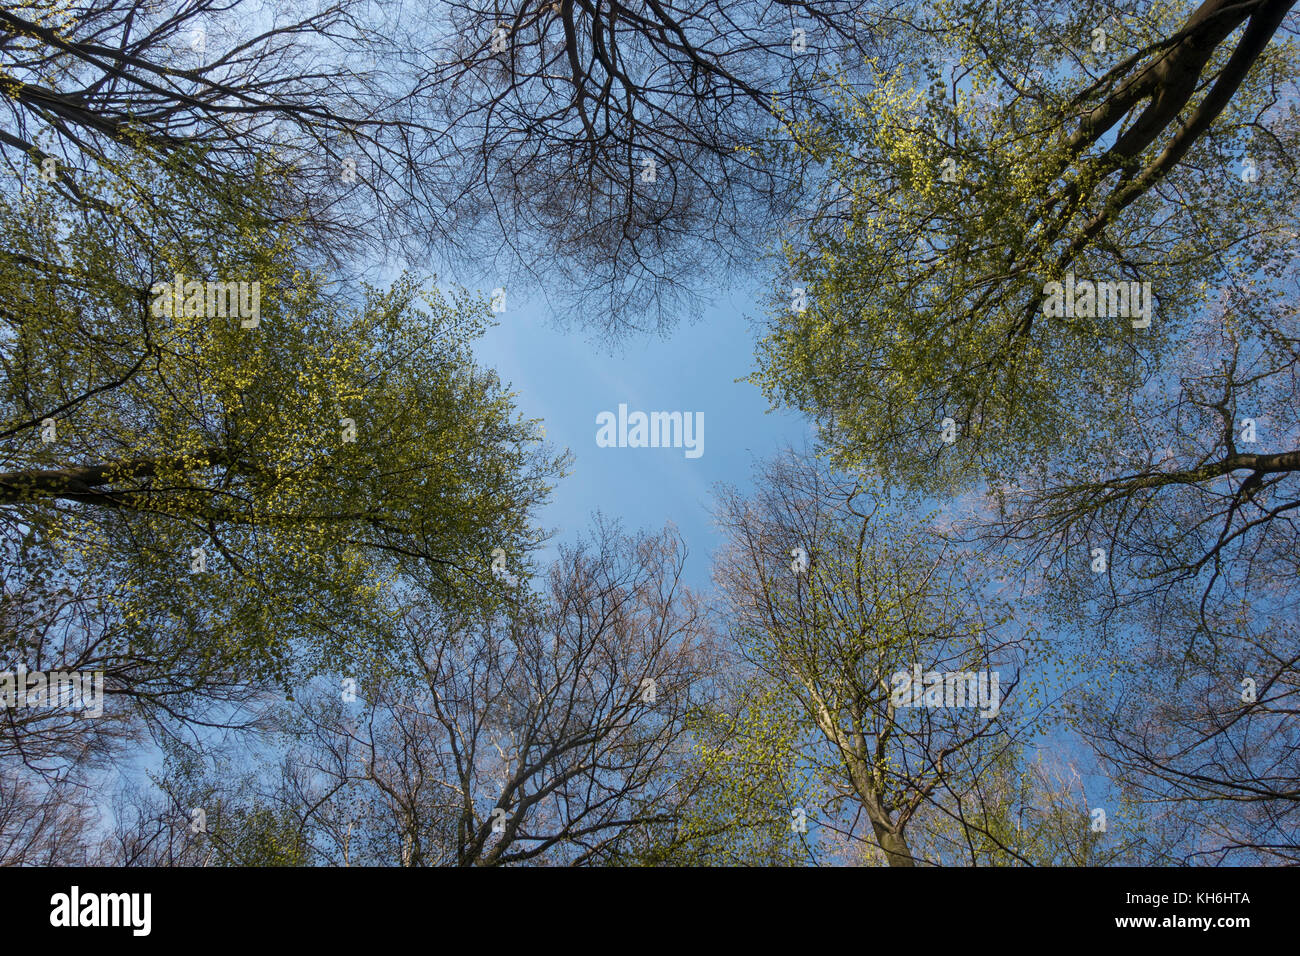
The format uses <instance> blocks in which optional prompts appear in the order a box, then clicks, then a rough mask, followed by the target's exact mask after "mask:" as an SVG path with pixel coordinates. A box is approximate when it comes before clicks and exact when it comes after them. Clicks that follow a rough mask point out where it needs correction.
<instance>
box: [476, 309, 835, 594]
mask: <svg viewBox="0 0 1300 956" xmlns="http://www.w3.org/2000/svg"><path fill="white" fill-rule="evenodd" d="M490 291H491V290H485V293H487V292H490ZM760 292H761V289H760V288H758V287H757V285H756V286H755V287H753V288H752V289H750V290H748V291H746V292H739V293H735V294H732V295H730V296H727V297H724V298H720V299H719V300H717V301H716V302H715V303H713V304H712V306H710V307H708V308H706V309H704V310H703V311H702V312H701V313H700V314H699V317H698V319H696V320H695V321H693V322H689V323H686V322H684V323H682V324H681V325H679V326H678V328H677V329H676V330H675V331H674V333H673V334H671V335H670V336H669V337H667V338H651V337H644V338H641V339H638V340H634V341H631V342H628V343H627V344H626V345H625V346H624V347H622V348H621V350H620V351H617V352H611V351H610V349H609V348H608V347H606V346H605V345H604V344H603V343H601V342H598V341H595V340H593V339H592V337H591V336H590V335H589V334H586V333H583V332H579V331H573V330H570V331H568V332H564V331H561V330H560V329H558V328H556V326H555V324H554V323H553V322H552V321H551V319H550V316H549V315H548V313H547V312H546V311H545V308H544V306H543V305H542V304H540V298H541V297H540V296H539V297H538V300H539V301H538V302H536V303H534V302H525V301H521V299H520V297H519V296H516V295H515V294H514V293H513V291H512V292H510V294H509V295H508V296H507V301H506V305H507V308H506V311H505V312H504V313H501V314H498V315H496V316H495V318H496V319H497V320H498V322H499V325H498V326H497V327H496V328H493V329H491V330H490V331H489V332H488V333H487V335H485V336H484V337H483V338H482V339H480V340H479V342H478V343H477V344H476V347H475V350H474V351H475V355H476V357H477V358H478V360H479V362H481V363H482V364H483V365H486V366H489V367H491V368H494V369H496V370H497V372H498V373H499V374H500V376H501V379H502V381H503V382H506V383H508V384H509V386H510V387H511V388H512V389H513V390H514V391H515V392H516V393H517V396H516V402H517V404H518V407H519V410H520V411H521V413H523V414H524V415H526V416H528V417H536V418H541V419H543V420H544V421H545V424H546V436H547V439H548V440H549V441H551V442H553V443H554V444H556V445H559V446H564V447H567V448H568V449H570V450H571V451H572V452H573V454H574V456H575V461H574V463H573V469H572V473H571V474H570V475H569V477H568V478H566V479H564V481H562V482H561V483H560V484H559V486H558V487H557V488H556V490H555V492H554V496H553V498H552V501H551V503H550V505H549V506H548V507H547V508H546V509H545V510H544V511H543V512H542V514H541V516H540V518H541V523H542V525H543V526H544V527H546V528H550V529H554V530H555V531H556V532H557V533H556V536H555V539H554V541H555V542H559V541H566V540H573V539H574V538H575V537H577V536H578V535H580V534H582V533H583V532H585V531H586V529H587V528H588V527H589V526H590V523H591V521H590V519H591V515H592V514H593V512H595V511H597V510H599V511H602V512H604V513H605V514H606V515H608V516H610V517H615V518H618V519H620V520H621V521H622V523H623V527H624V530H625V531H635V530H637V529H645V530H648V531H653V530H658V529H659V528H662V527H663V525H664V523H665V522H666V521H672V522H674V523H675V524H676V525H677V528H678V530H679V531H680V532H681V534H682V536H683V538H684V539H685V540H686V544H687V547H688V548H689V549H690V558H689V560H688V562H687V566H686V572H685V578H686V582H687V583H688V584H690V585H691V586H693V587H702V586H704V585H705V584H707V582H708V579H709V562H710V554H711V553H712V551H713V549H714V548H715V547H716V546H717V544H718V543H719V538H718V536H717V534H716V533H715V530H714V528H713V523H712V519H711V517H710V508H711V505H712V488H713V486H714V484H715V483H717V482H730V483H734V484H736V485H739V486H741V487H742V488H744V487H748V486H749V483H750V475H751V473H752V471H753V464H754V462H755V461H757V460H761V459H764V458H767V457H770V456H771V455H773V454H774V453H775V452H777V451H778V450H779V449H780V448H781V447H783V446H784V445H786V444H793V445H795V446H796V447H802V446H803V445H804V443H805V442H806V441H807V440H808V439H809V438H810V437H811V435H812V431H811V429H810V427H809V424H808V422H807V421H806V420H805V419H803V418H801V417H799V416H797V415H794V414H790V413H787V412H783V411H776V412H771V413H768V411H767V402H766V400H765V399H764V398H763V395H762V393H761V392H760V391H759V390H758V389H757V388H756V387H755V386H753V385H749V384H747V383H744V382H737V381H736V379H738V378H742V377H744V376H745V375H747V374H749V372H750V371H751V370H752V368H753V352H754V348H753V342H754V337H755V334H756V330H755V329H754V328H753V327H752V325H751V323H750V322H749V320H748V318H747V317H754V316H758V315H760V314H761V306H760V305H759V304H758V302H757V299H756V296H757V295H758V294H759V293H760ZM621 402H622V403H626V404H627V406H628V411H629V413H631V412H632V411H638V410H640V411H645V412H650V411H681V412H703V413H704V453H703V455H701V456H700V457H699V458H694V459H690V458H687V457H686V455H685V452H684V450H683V449H680V448H599V447H597V445H596V430H597V429H596V416H597V414H598V413H600V412H602V411H610V412H614V413H617V411H618V406H619V403H621Z"/></svg>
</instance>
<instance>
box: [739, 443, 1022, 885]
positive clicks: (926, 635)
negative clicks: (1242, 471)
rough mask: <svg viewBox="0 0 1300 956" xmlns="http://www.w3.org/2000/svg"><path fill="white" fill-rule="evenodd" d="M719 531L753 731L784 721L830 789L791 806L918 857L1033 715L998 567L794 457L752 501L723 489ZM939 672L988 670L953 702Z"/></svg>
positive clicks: (773, 471)
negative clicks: (946, 812)
mask: <svg viewBox="0 0 1300 956" xmlns="http://www.w3.org/2000/svg"><path fill="white" fill-rule="evenodd" d="M719 523H720V524H721V525H722V527H723V529H724V532H725V534H726V536H727V544H726V547H725V549H724V550H723V552H722V553H721V555H720V556H719V560H718V562H717V564H716V568H717V570H716V580H717V584H718V586H719V588H720V590H721V593H722V595H723V599H724V601H725V613H726V616H727V621H728V625H729V629H730V633H731V634H732V635H733V637H734V639H735V640H736V641H737V642H738V644H739V647H740V648H741V649H742V653H744V655H745V657H746V659H747V660H748V661H749V662H750V664H751V666H752V667H753V669H754V675H755V679H756V680H758V681H759V682H760V685H761V686H763V687H766V688H770V690H771V693H772V700H771V701H770V703H769V707H768V708H765V711H766V712H765V713H764V714H763V717H764V720H762V721H759V723H758V726H759V727H760V728H766V727H768V726H769V724H770V727H771V728H774V729H777V730H780V729H781V728H792V729H786V730H784V732H782V733H778V734H777V739H784V740H785V741H786V746H787V748H788V756H786V758H785V759H787V760H793V761H795V762H796V763H797V764H798V765H800V766H809V767H810V768H811V771H812V773H813V775H814V776H815V778H816V779H817V781H818V783H819V785H820V788H822V789H823V790H824V793H825V801H824V803H823V804H822V805H821V806H816V807H814V806H807V807H790V808H787V813H789V812H793V811H795V810H802V811H803V816H804V818H805V820H806V819H813V818H815V817H818V816H820V817H821V818H823V819H825V820H826V821H827V823H826V826H827V827H828V829H830V830H836V831H838V832H839V833H840V834H841V835H842V836H843V838H844V839H847V840H849V841H851V842H854V843H857V844H858V845H859V846H861V845H863V844H870V845H874V846H878V847H879V848H880V850H881V851H883V853H884V856H885V859H886V860H887V861H888V863H889V864H890V865H891V866H911V865H915V864H916V863H918V862H923V861H924V860H923V858H918V856H917V854H916V853H915V852H914V850H913V848H912V846H911V844H910V842H909V837H908V832H909V827H910V826H911V825H912V822H913V820H914V819H915V818H917V816H918V814H920V813H921V811H922V808H923V807H925V806H926V805H927V804H931V805H942V804H945V803H948V802H950V801H951V800H952V799H954V798H956V797H959V796H960V795H966V796H969V795H971V794H972V793H973V792H974V791H973V790H972V788H973V787H974V786H975V781H976V780H977V779H978V778H979V776H980V774H981V773H982V772H983V769H984V768H985V767H987V766H989V762H990V761H992V760H994V759H995V758H996V756H997V754H998V753H999V752H1000V751H1002V750H1004V749H1005V748H1006V747H1008V746H1010V745H1012V744H1013V743H1015V742H1016V739H1017V737H1018V734H1019V733H1020V731H1021V730H1023V729H1024V727H1026V726H1028V723H1029V722H1031V720H1032V717H1033V712H1034V711H1035V710H1037V709H1038V707H1039V706H1040V705H1038V704H1033V703H1031V704H1029V705H1027V706H1026V708H1025V710H1024V711H1023V712H1022V713H1021V714H1020V715H1018V716H1013V715H1014V714H1015V711H1016V707H1015V704H1014V702H1013V700H1012V699H1013V697H1016V692H1017V689H1018V687H1019V684H1020V667H1021V665H1022V663H1023V661H1024V659H1025V655H1026V654H1027V652H1028V651H1029V649H1030V646H1031V644H1032V633H1031V632H1024V631H1023V630H1022V631H1021V632H1020V633H1018V632H1017V631H1018V625H1017V624H1016V622H1015V621H1014V620H1013V619H1012V617H1011V614H1010V612H1009V609H1008V608H1007V607H1006V606H1005V605H1003V604H1002V603H1001V602H1000V601H999V600H998V598H997V596H996V593H995V583H994V581H993V580H992V572H991V571H989V570H987V569H984V568H983V567H982V566H981V565H979V564H977V563H976V562H974V561H971V560H968V559H966V558H965V557H963V554H962V553H961V552H960V551H959V550H957V549H955V548H953V547H952V546H951V545H950V544H949V543H947V542H945V541H944V540H943V538H942V537H941V536H940V535H939V534H938V533H937V531H936V529H935V528H933V527H932V526H927V525H926V523H925V522H924V521H916V520H911V519H909V518H907V517H906V516H905V515H904V514H902V513H899V512H898V511H895V510H892V509H891V507H890V504H889V502H888V501H887V500H885V499H883V498H881V497H879V496H878V492H877V491H876V490H875V489H873V488H872V487H871V485H870V484H864V483H860V482H858V481H855V480H854V479H852V478H850V477H846V476H838V475H835V474H833V473H830V472H828V471H827V470H826V469H825V468H824V467H822V466H820V465H818V464H810V463H805V462H801V461H799V460H798V459H796V458H794V457H793V456H792V455H788V456H786V457H783V458H781V459H778V460H777V461H775V462H773V463H772V464H771V465H770V466H769V467H768V468H767V469H766V470H765V471H764V472H763V474H762V475H761V477H760V480H759V490H758V493H757V495H756V496H755V497H754V498H753V499H752V500H746V499H744V498H742V497H740V496H739V495H738V494H736V493H735V492H728V491H724V493H723V495H722V498H721V501H720V506H719ZM915 669H919V671H920V674H921V675H923V676H922V678H921V680H918V679H917V677H916V676H915ZM995 673H996V674H997V675H998V680H997V683H996V684H995V683H994V682H993V674H995ZM936 674H937V675H938V683H937V684H935V683H934V675H936ZM948 675H958V676H961V675H969V676H971V677H976V678H977V679H978V678H979V675H982V677H983V679H984V681H985V684H984V685H982V686H983V687H984V690H983V691H979V692H978V693H979V694H980V695H982V696H979V697H978V700H977V699H976V696H977V693H976V690H975V689H974V688H973V687H971V688H969V689H967V688H963V693H962V695H961V699H960V701H958V700H957V695H956V694H955V693H951V692H950V691H951V690H952V688H949V687H947V685H948V684H949V683H951V682H950V681H948V679H947V678H948ZM922 681H924V682H925V684H924V687H922V686H920V685H921V684H922ZM936 687H937V690H938V693H937V699H934V697H935V694H934V691H935V689H936ZM913 690H915V691H916V692H917V694H920V695H921V696H917V697H915V698H914V697H913ZM985 691H991V693H985ZM922 692H923V693H922ZM924 695H930V696H924ZM1030 700H1032V695H1031V697H1030ZM757 716H758V715H755V717H756V718H757ZM1022 721H1025V723H1021V722H1022ZM764 735H765V734H764V733H754V734H751V735H750V737H751V746H752V745H755V744H757V743H759V742H760V741H761V739H762V738H763V736H764ZM814 792H815V790H814Z"/></svg>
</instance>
